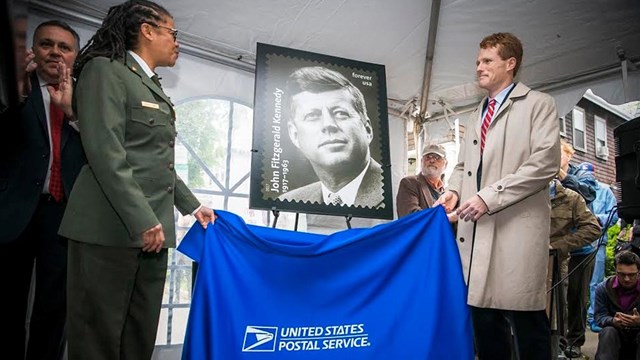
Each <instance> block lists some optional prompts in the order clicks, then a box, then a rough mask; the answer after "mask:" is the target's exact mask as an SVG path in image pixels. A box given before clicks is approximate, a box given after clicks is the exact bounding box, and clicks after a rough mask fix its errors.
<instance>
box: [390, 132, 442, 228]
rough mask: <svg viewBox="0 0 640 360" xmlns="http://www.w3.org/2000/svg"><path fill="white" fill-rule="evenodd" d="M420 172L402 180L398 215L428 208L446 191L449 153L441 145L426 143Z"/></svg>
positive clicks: (397, 209) (399, 191)
mask: <svg viewBox="0 0 640 360" xmlns="http://www.w3.org/2000/svg"><path fill="white" fill-rule="evenodd" d="M421 165H422V168H421V170H420V174H418V175H412V176H406V177H404V178H402V180H400V186H399V188H398V195H397V196H396V211H397V212H398V217H403V216H406V215H409V214H411V213H413V212H416V211H420V210H422V209H427V208H430V207H432V206H433V203H434V202H435V201H436V200H437V199H438V198H439V197H440V195H442V193H443V192H444V183H443V182H442V173H443V172H444V169H445V168H446V167H447V153H446V151H445V150H444V148H443V147H442V146H441V145H435V144H433V145H426V146H425V147H424V149H422V160H421Z"/></svg>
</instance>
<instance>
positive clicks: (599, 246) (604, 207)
mask: <svg viewBox="0 0 640 360" xmlns="http://www.w3.org/2000/svg"><path fill="white" fill-rule="evenodd" d="M578 168H579V169H580V170H582V171H585V172H587V173H590V174H593V175H594V177H595V168H594V166H593V164H591V163H589V162H583V163H581V164H580V165H579V166H578ZM616 203H617V202H616V197H615V195H614V194H613V191H611V189H610V188H609V187H608V186H606V185H605V184H603V183H601V182H600V181H596V198H595V200H593V202H592V203H591V210H592V211H593V213H594V214H595V216H596V217H597V218H598V223H599V224H600V226H601V227H603V228H604V227H605V226H606V227H607V228H606V229H604V231H603V234H602V236H601V237H600V238H598V240H597V241H596V242H595V243H594V244H593V245H594V248H595V249H596V251H597V252H596V259H595V264H594V266H593V274H592V275H591V282H590V283H589V308H588V310H587V325H588V326H589V327H590V328H591V330H592V331H593V332H599V331H600V328H599V327H598V325H596V324H595V322H594V321H593V306H594V304H595V292H596V286H597V285H598V284H599V283H600V282H602V280H604V268H605V259H606V255H607V243H608V242H609V235H608V233H607V230H608V227H610V226H612V225H613V224H615V223H617V222H618V211H617V210H616V209H615V207H616Z"/></svg>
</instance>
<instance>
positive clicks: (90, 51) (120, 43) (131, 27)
mask: <svg viewBox="0 0 640 360" xmlns="http://www.w3.org/2000/svg"><path fill="white" fill-rule="evenodd" d="M165 16H168V17H171V14H170V13H169V12H168V11H167V10H166V9H165V8H163V7H162V6H160V5H158V4H156V3H154V2H152V1H148V0H129V1H127V2H125V3H122V4H120V5H116V6H112V7H111V8H109V12H108V13H107V17H105V19H104V21H103V22H102V26H101V27H100V29H98V31H96V33H95V35H93V37H91V39H90V40H89V41H88V42H87V44H86V45H85V46H84V47H83V48H82V50H80V54H79V55H78V58H77V59H76V62H75V65H74V68H73V74H74V76H76V77H79V76H80V72H81V71H82V68H83V67H84V66H85V65H86V64H87V62H89V60H91V59H93V58H95V57H98V56H102V57H107V58H109V59H111V60H114V59H117V60H122V59H125V58H126V52H127V50H131V49H133V48H134V47H135V46H136V45H137V43H138V33H139V31H140V24H142V23H150V24H157V23H158V22H162V20H163V17H165Z"/></svg>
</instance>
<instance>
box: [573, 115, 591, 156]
mask: <svg viewBox="0 0 640 360" xmlns="http://www.w3.org/2000/svg"><path fill="white" fill-rule="evenodd" d="M571 115H572V116H571V118H572V120H573V121H572V123H573V148H574V149H576V150H581V151H584V152H586V151H587V126H586V122H585V120H584V110H582V109H580V108H574V109H573V111H572V113H571Z"/></svg>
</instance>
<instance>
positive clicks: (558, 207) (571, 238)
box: [549, 179, 601, 275]
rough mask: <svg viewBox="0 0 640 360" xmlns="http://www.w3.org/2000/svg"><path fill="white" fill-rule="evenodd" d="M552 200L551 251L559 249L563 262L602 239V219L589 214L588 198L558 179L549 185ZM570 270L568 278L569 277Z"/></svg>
mask: <svg viewBox="0 0 640 360" xmlns="http://www.w3.org/2000/svg"><path fill="white" fill-rule="evenodd" d="M549 195H550V196H551V228H550V234H549V239H550V244H549V248H550V249H557V250H558V256H559V258H560V261H561V262H566V261H567V260H568V259H569V252H570V251H571V250H574V249H578V248H580V247H582V246H584V245H586V244H588V243H590V242H591V241H592V240H593V239H595V238H597V237H598V236H599V235H600V230H601V229H600V225H599V221H598V218H597V217H596V216H595V215H594V214H593V213H592V212H591V211H590V210H589V208H588V207H587V204H586V202H585V201H584V198H583V197H582V196H580V194H578V193H577V192H575V191H573V190H571V189H567V188H565V187H564V186H562V183H561V182H560V181H559V180H557V179H554V180H552V181H551V182H550V183H549ZM566 274H567V272H566V267H565V271H564V275H566Z"/></svg>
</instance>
